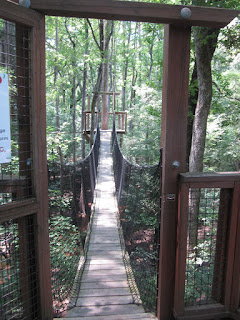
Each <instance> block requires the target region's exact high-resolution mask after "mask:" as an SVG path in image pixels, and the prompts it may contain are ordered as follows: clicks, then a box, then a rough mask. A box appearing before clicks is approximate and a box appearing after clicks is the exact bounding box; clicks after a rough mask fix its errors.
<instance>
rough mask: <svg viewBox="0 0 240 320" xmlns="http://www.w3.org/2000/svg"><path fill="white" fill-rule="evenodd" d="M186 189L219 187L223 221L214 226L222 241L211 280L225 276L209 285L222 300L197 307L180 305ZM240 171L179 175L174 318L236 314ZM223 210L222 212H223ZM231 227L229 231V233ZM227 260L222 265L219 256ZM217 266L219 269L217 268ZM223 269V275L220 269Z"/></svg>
mask: <svg viewBox="0 0 240 320" xmlns="http://www.w3.org/2000/svg"><path fill="white" fill-rule="evenodd" d="M190 188H194V189H195V188H221V194H220V207H222V210H221V214H222V215H223V221H222V222H221V225H219V226H218V233H217V241H216V242H217V243H216V245H217V246H218V239H219V240H220V241H221V242H223V246H222V247H221V255H219V257H215V269H216V270H221V271H220V273H219V271H214V277H215V279H218V278H219V279H220V278H221V279H223V278H224V279H225V281H224V283H222V284H221V285H220V284H219V283H218V286H217V287H215V288H213V294H214V296H216V297H220V295H223V303H222V304H215V305H207V306H199V307H189V308H185V306H184V294H185V271H186V254H187V231H188V202H189V201H188V200H189V190H190ZM239 194H240V174H238V173H209V174H201V175H200V174H181V175H180V180H179V211H178V232H177V244H178V245H177V254H176V256H177V258H176V279H175V299H174V312H175V316H176V318H177V319H182V320H187V319H189V320H190V319H199V320H200V319H209V318H211V319H219V317H221V316H225V317H228V316H229V317H232V318H234V317H236V313H237V310H238V304H239V296H240V286H239V284H240V272H239V270H240V259H239V249H240V237H239V233H238V232H239V228H240V226H239V220H240V198H239ZM223 209H224V211H223ZM229 230H231V232H229ZM224 256H225V259H226V261H227V265H226V267H224V261H223V257H224ZM216 264H217V265H218V266H220V265H221V268H217V267H216ZM223 270H224V275H223V274H222V271H223Z"/></svg>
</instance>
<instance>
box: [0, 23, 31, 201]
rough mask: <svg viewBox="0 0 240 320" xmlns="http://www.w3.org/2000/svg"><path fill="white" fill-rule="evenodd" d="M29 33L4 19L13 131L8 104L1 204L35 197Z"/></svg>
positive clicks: (1, 146)
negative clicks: (32, 173) (32, 176)
mask: <svg viewBox="0 0 240 320" xmlns="http://www.w3.org/2000/svg"><path fill="white" fill-rule="evenodd" d="M29 34H30V31H29V29H28V28H27V27H24V26H19V25H16V24H14V23H12V22H8V21H5V20H1V19H0V86H1V88H0V90H1V92H2V99H4V101H5V100H6V99H8V96H9V104H10V125H9V128H8V124H7V122H8V120H5V118H6V119H7V118H9V115H8V114H7V113H8V110H7V108H8V106H7V103H4V106H3V105H2V110H1V121H0V205H1V204H6V203H9V202H12V201H15V200H20V199H24V198H28V197H30V196H31V195H32V181H31V180H32V179H31V170H32V155H31V151H30V150H31V148H30V140H31V123H30V114H31V97H30V80H29V79H30V77H29V76H30V56H31V50H30V47H31V46H30V38H29ZM5 95H6V96H5ZM1 103H2V104H3V100H2V101H1ZM9 131H10V132H9Z"/></svg>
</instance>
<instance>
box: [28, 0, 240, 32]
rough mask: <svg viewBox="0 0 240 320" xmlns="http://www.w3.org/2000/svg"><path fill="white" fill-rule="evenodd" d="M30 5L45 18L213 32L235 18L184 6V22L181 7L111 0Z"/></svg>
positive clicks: (44, 0)
mask: <svg viewBox="0 0 240 320" xmlns="http://www.w3.org/2000/svg"><path fill="white" fill-rule="evenodd" d="M31 3H32V5H31V8H32V9H35V10H39V11H40V12H42V13H44V14H47V15H56V16H70V17H79V18H96V19H108V20H132V21H142V22H154V23H163V24H180V25H188V26H205V27H216V28H221V27H224V26H226V25H227V24H229V23H230V22H231V21H232V20H233V19H234V18H235V17H236V16H237V15H238V14H239V12H238V11H233V10H225V9H217V8H207V7H194V6H188V7H189V8H191V11H192V16H191V18H190V19H189V20H184V19H183V18H182V17H181V9H182V8H183V7H184V6H172V5H166V4H155V3H141V2H131V1H128V2H127V1H111V0H68V1H63V0H61V1H60V0H31Z"/></svg>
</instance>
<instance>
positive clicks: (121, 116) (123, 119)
mask: <svg viewBox="0 0 240 320" xmlns="http://www.w3.org/2000/svg"><path fill="white" fill-rule="evenodd" d="M109 114H110V115H112V114H113V113H109ZM115 125H116V131H117V133H126V132H127V112H126V111H115Z"/></svg>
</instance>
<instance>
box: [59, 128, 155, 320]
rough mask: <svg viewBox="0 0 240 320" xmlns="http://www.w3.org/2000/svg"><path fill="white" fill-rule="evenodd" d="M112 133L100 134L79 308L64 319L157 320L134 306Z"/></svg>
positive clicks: (71, 311)
mask: <svg viewBox="0 0 240 320" xmlns="http://www.w3.org/2000/svg"><path fill="white" fill-rule="evenodd" d="M112 172H113V171H112V155H111V132H109V131H101V149H100V159H99V167H98V181H97V185H96V199H95V212H94V216H93V221H92V231H91V235H90V239H89V247H88V253H87V258H86V262H85V268H84V271H83V274H82V278H81V286H80V291H79V294H78V299H77V304H76V307H74V308H72V309H70V310H68V311H67V314H66V316H65V318H68V319H69V320H70V319H72V320H73V319H74V320H76V319H81V320H93V319H96V320H103V319H104V320H127V319H142V320H144V319H157V318H156V317H155V316H154V315H152V314H150V313H145V312H144V309H143V307H142V306H139V305H136V304H134V300H133V296H132V294H131V291H130V288H129V285H128V281H127V274H126V270H125V266H124V262H123V254H122V249H121V244H120V236H119V231H118V222H117V204H116V199H115V196H114V191H115V185H114V178H113V173H112Z"/></svg>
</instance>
